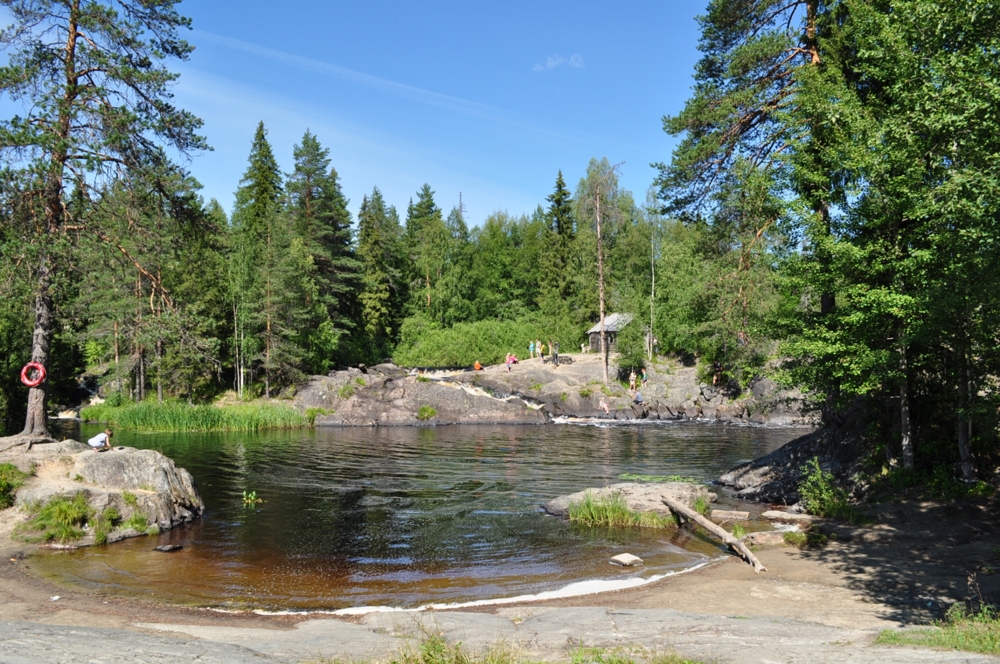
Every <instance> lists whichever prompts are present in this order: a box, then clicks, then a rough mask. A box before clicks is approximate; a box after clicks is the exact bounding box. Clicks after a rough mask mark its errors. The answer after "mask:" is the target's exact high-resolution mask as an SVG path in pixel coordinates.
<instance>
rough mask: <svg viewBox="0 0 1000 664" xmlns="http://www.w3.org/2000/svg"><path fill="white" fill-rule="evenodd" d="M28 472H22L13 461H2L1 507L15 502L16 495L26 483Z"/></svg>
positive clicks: (0, 482)
mask: <svg viewBox="0 0 1000 664" xmlns="http://www.w3.org/2000/svg"><path fill="white" fill-rule="evenodd" d="M26 477H28V474H27V473H23V472H21V471H20V470H19V469H18V467H17V466H15V465H14V464H12V463H0V509H4V508H7V507H10V506H11V505H13V504H14V495H15V494H16V493H17V490H18V489H20V488H21V485H22V484H24V480H25V478H26Z"/></svg>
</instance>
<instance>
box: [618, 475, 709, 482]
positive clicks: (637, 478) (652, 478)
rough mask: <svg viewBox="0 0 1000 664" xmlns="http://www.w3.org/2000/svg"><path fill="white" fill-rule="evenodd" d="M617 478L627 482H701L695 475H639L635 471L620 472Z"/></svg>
mask: <svg viewBox="0 0 1000 664" xmlns="http://www.w3.org/2000/svg"><path fill="white" fill-rule="evenodd" d="M618 479H620V480H625V481H627V482H657V483H660V482H687V483H688V484H701V482H699V481H698V478H696V477H684V476H683V475H639V474H637V473H622V474H621V475H619V476H618Z"/></svg>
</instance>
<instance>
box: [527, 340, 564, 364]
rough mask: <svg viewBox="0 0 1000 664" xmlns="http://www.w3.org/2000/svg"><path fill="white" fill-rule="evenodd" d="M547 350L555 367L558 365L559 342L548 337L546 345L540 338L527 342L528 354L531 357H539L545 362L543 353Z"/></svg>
mask: <svg viewBox="0 0 1000 664" xmlns="http://www.w3.org/2000/svg"><path fill="white" fill-rule="evenodd" d="M546 351H548V353H549V355H550V357H551V358H552V363H553V364H555V365H556V366H557V367H558V366H559V342H558V341H552V340H551V339H549V345H548V346H546V345H545V344H544V343H542V341H541V340H540V339H535V340H534V341H529V342H528V356H529V357H531V358H532V359H534V358H536V357H537V358H539V359H541V361H542V362H547V360H546V359H545V353H546Z"/></svg>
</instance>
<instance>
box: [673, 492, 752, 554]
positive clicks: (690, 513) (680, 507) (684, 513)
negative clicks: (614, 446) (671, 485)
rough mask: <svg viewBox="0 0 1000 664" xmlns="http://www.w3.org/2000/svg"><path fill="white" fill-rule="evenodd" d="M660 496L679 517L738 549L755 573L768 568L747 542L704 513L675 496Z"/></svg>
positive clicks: (735, 549) (737, 551)
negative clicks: (707, 517) (706, 516)
mask: <svg viewBox="0 0 1000 664" xmlns="http://www.w3.org/2000/svg"><path fill="white" fill-rule="evenodd" d="M660 498H661V499H662V500H663V504H664V505H666V506H667V507H669V508H670V511H671V512H673V513H674V514H676V515H677V516H678V517H684V518H686V519H689V520H690V521H694V522H695V523H697V524H698V525H699V526H701V527H702V528H704V529H705V530H707V531H708V532H710V533H712V534H713V535H715V536H716V537H718V538H719V539H721V540H722V541H723V543H725V544H728V545H729V547H730V548H731V549H733V550H734V551H736V553H738V554H740V556H742V557H743V559H744V560H746V561H747V562H748V563H750V564H751V565H753V571H754V574H760V573H761V572H766V571H767V568H766V567H764V565H762V564H761V562H760V561H759V560H757V556H755V555H753V552H752V551H750V549H749V548H747V545H746V544H744V543H743V542H741V541H739V540H738V539H736V538H735V537H733V536H732V535H730V534H729V533H728V532H726V531H725V530H723V529H722V528H720V527H719V526H717V525H715V524H714V523H712V522H711V521H709V520H708V519H706V518H705V517H703V516H702V515H700V514H698V513H697V512H695V511H694V510H693V509H691V508H690V507H688V506H687V505H685V504H684V503H682V502H680V501H677V500H674V499H673V498H669V497H667V496H662V495H661V496H660Z"/></svg>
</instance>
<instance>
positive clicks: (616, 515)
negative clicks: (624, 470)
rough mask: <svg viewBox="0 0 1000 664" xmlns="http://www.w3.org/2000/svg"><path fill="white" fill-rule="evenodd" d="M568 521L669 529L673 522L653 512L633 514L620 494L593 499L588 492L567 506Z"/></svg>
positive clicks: (610, 526)
mask: <svg viewBox="0 0 1000 664" xmlns="http://www.w3.org/2000/svg"><path fill="white" fill-rule="evenodd" d="M569 520H570V521H571V522H573V523H579V524H582V525H585V526H590V527H596V526H601V527H609V528H671V527H673V526H674V521H673V520H672V519H670V518H669V517H663V516H660V515H659V514H656V513H655V512H633V511H632V510H630V509H629V507H628V504H627V503H626V502H625V497H624V496H623V495H621V493H617V492H615V493H612V494H610V495H608V496H605V497H603V498H599V499H595V498H594V496H593V494H592V493H591V492H590V491H587V492H585V493H584V495H583V500H581V501H579V502H573V503H570V504H569Z"/></svg>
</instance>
